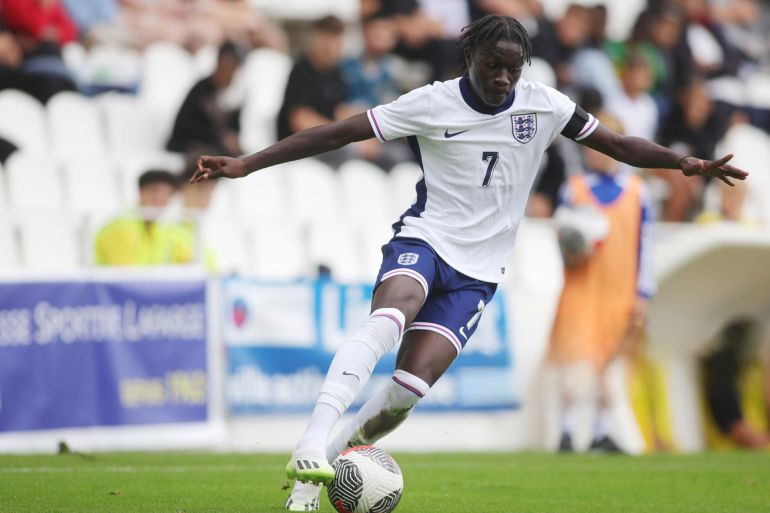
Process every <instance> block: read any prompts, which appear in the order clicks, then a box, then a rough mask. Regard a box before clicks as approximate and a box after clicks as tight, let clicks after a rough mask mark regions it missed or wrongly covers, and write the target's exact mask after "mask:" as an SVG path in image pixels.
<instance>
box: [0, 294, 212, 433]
mask: <svg viewBox="0 0 770 513" xmlns="http://www.w3.org/2000/svg"><path fill="white" fill-rule="evenodd" d="M207 405H208V387H207V368H206V283H205V281H203V280H180V281H170V280H162V281H112V282H102V281H97V282H89V281H86V282H52V283H0V432H3V431H27V430H39V429H53V428H69V427H85V426H118V425H121V426H122V425H131V424H155V423H171V422H173V423H177V422H198V421H206V420H207Z"/></svg>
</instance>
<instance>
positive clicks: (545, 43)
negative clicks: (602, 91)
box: [532, 4, 591, 87]
mask: <svg viewBox="0 0 770 513" xmlns="http://www.w3.org/2000/svg"><path fill="white" fill-rule="evenodd" d="M590 35H591V17H590V12H589V10H588V9H587V8H586V7H584V6H581V5H576V4H570V5H569V7H567V10H566V11H565V12H564V15H563V16H562V17H561V19H559V20H558V21H557V22H556V23H555V24H551V22H549V21H548V20H546V19H545V18H542V19H540V20H538V29H537V33H536V34H535V35H534V36H533V37H532V47H533V52H534V53H533V54H534V56H535V57H540V58H542V59H544V60H546V61H547V62H548V63H549V64H551V66H553V68H554V71H556V81H557V85H558V86H559V87H565V86H568V85H570V84H572V83H573V82H574V76H573V71H572V66H571V60H572V58H573V57H574V55H575V53H576V52H577V51H578V50H579V49H580V48H582V47H584V46H585V45H586V44H587V42H588V40H589V36H590Z"/></svg>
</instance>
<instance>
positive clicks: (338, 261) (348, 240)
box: [307, 220, 372, 282]
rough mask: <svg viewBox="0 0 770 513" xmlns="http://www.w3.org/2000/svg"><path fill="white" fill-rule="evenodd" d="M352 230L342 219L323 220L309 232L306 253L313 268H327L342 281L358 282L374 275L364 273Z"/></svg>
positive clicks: (315, 224) (315, 223) (310, 226)
mask: <svg viewBox="0 0 770 513" xmlns="http://www.w3.org/2000/svg"><path fill="white" fill-rule="evenodd" d="M356 242H357V241H356V239H355V235H354V233H353V230H352V229H351V228H350V227H349V226H348V225H347V224H346V223H345V222H343V221H342V220H339V221H328V220H321V221H315V222H313V223H311V224H310V225H309V227H308V230H307V252H308V259H309V260H310V264H311V268H317V267H318V265H319V264H324V265H326V266H328V267H329V268H330V269H331V271H332V276H333V277H334V278H335V279H336V280H339V281H343V282H357V281H362V280H365V279H367V278H369V279H371V278H372V276H367V275H365V273H364V272H363V271H362V266H361V255H360V250H359V248H360V245H359V244H357V243H356Z"/></svg>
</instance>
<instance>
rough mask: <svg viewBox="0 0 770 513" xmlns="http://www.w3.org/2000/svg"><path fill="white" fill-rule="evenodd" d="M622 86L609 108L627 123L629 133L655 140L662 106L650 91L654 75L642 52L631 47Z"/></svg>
mask: <svg viewBox="0 0 770 513" xmlns="http://www.w3.org/2000/svg"><path fill="white" fill-rule="evenodd" d="M620 82H621V85H622V88H621V90H620V91H619V92H618V93H617V94H615V95H614V96H611V97H609V98H608V99H607V107H606V108H607V112H608V113H610V114H612V115H613V116H614V117H616V118H617V119H618V120H619V121H620V123H621V124H622V125H623V131H624V132H625V134H626V135H631V136H634V137H643V138H645V139H650V140H653V139H655V135H656V134H657V132H658V108H657V106H656V105H655V101H654V100H653V99H652V97H651V96H650V95H649V93H648V91H649V90H650V89H651V88H652V84H653V75H652V71H651V70H650V67H649V65H648V64H647V61H646V60H645V58H644V57H643V56H642V54H641V53H640V52H637V51H631V52H630V53H629V54H628V55H627V56H626V58H625V61H624V62H623V65H622V68H621V70H620Z"/></svg>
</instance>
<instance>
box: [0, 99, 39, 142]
mask: <svg viewBox="0 0 770 513" xmlns="http://www.w3.org/2000/svg"><path fill="white" fill-rule="evenodd" d="M0 137H3V138H5V139H7V140H9V141H11V142H12V143H14V144H15V145H16V146H18V147H19V148H20V149H23V150H29V151H39V152H46V151H48V147H49V139H48V130H47V126H46V120H45V108H44V107H43V105H42V104H41V103H40V102H39V101H37V100H36V99H35V98H33V97H32V96H30V95H28V94H26V93H22V92H21V91H16V90H15V89H6V90H4V91H0Z"/></svg>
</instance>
